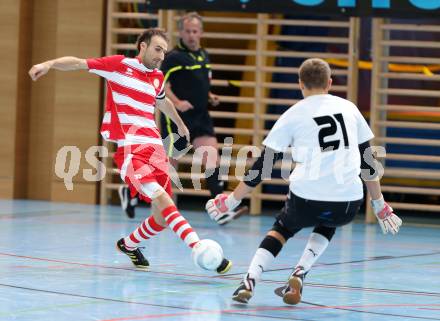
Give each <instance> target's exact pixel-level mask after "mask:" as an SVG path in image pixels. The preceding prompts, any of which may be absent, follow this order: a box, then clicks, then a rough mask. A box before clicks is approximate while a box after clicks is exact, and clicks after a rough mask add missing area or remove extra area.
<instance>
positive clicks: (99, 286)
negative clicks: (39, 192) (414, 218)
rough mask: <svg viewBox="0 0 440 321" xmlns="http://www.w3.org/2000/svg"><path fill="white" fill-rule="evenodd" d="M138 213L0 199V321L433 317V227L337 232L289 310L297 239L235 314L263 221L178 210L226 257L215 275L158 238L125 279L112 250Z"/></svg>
mask: <svg viewBox="0 0 440 321" xmlns="http://www.w3.org/2000/svg"><path fill="white" fill-rule="evenodd" d="M147 212H148V209H146V208H142V209H139V210H138V212H137V217H136V219H134V220H129V219H128V218H126V216H125V215H124V214H123V213H122V212H121V210H120V208H119V207H116V206H108V207H102V206H86V205H77V204H62V203H49V202H35V201H0V320H1V321H6V320H7V321H9V320H23V321H31V320H32V321H38V320H41V321H52V320H54V321H59V320H63V321H64V320H72V321H73V320H74V321H80V320H98V321H104V320H105V321H131V320H201V321H202V320H203V321H206V320H283V319H285V320H304V321H312V320H326V321H331V320H344V321H349V320H380V321H383V320H402V321H403V320H405V321H407V320H440V269H439V267H440V229H438V228H434V227H415V226H405V225H404V226H403V228H402V229H401V232H400V233H399V234H398V235H397V236H394V237H393V236H391V235H382V234H381V232H380V230H379V227H378V226H375V225H364V224H351V225H349V226H346V227H344V228H341V229H339V230H338V231H337V233H336V235H335V237H334V239H333V241H332V242H331V243H330V246H329V248H328V249H327V251H326V252H325V253H324V255H323V256H322V257H321V258H320V259H319V261H318V263H317V264H316V265H315V267H314V269H313V270H312V271H311V272H310V273H309V275H308V277H307V279H306V284H305V287H304V293H303V302H302V303H300V304H299V305H297V306H287V305H285V304H284V303H283V302H282V299H281V298H279V297H278V296H276V295H275V293H274V290H275V289H276V288H279V287H281V286H282V285H283V283H284V281H285V280H286V278H287V277H288V275H289V273H290V268H291V267H292V266H293V265H294V264H295V263H296V261H297V260H298V258H299V256H300V255H301V253H302V251H303V247H304V245H305V243H306V241H307V237H308V233H309V232H310V230H309V229H308V230H303V231H301V232H300V233H299V234H298V235H297V236H296V237H295V238H294V239H292V240H290V241H289V242H288V244H287V246H285V248H284V249H283V251H282V252H281V254H280V255H279V257H278V258H277V260H276V261H275V262H274V264H273V266H272V268H271V270H270V271H268V272H266V273H264V274H263V281H262V282H260V283H258V284H257V286H256V294H255V296H254V297H253V298H252V299H251V301H250V303H249V304H248V305H243V304H238V303H234V302H233V301H232V300H231V299H230V298H231V294H232V292H233V291H234V290H235V288H236V287H237V285H238V283H239V281H240V279H241V277H242V276H243V274H244V273H245V271H246V270H247V265H248V263H249V262H250V260H251V258H252V256H253V253H254V251H255V250H256V248H257V247H258V245H259V243H260V241H261V239H262V237H263V235H264V234H265V232H266V231H267V230H268V229H269V228H270V226H271V225H272V221H273V218H271V217H267V216H263V217H249V216H246V217H242V218H240V219H239V220H236V221H234V222H232V223H231V224H229V225H227V226H225V227H219V226H217V225H216V224H215V223H213V222H212V221H211V220H210V219H209V218H208V216H207V215H206V214H204V213H202V212H188V211H186V212H185V211H184V212H183V214H184V215H185V216H186V218H187V219H188V220H189V221H190V223H191V224H192V225H193V227H194V228H196V230H197V231H198V233H199V235H200V236H201V238H212V239H214V240H216V241H218V242H219V243H220V244H221V245H222V246H223V249H224V251H225V253H226V255H227V256H228V257H229V258H231V259H232V260H233V262H234V266H233V268H232V270H231V271H230V272H229V273H228V274H227V275H226V276H217V275H215V274H213V273H210V272H207V271H203V270H200V269H198V268H196V267H195V266H194V265H193V263H192V261H191V258H190V251H189V249H187V248H186V247H185V246H184V244H183V243H182V242H181V241H180V239H178V238H177V237H176V236H175V235H174V234H172V233H171V232H170V231H168V230H166V231H164V232H163V233H161V234H160V235H159V236H157V237H156V238H154V239H152V240H150V241H148V242H146V243H145V246H146V248H145V250H144V253H145V255H146V256H147V258H148V259H149V261H150V264H151V271H150V272H143V271H137V270H135V269H134V268H133V267H132V265H131V262H129V260H128V258H127V257H126V256H125V255H123V254H121V253H119V252H117V251H116V249H115V242H116V241H117V240H118V239H119V238H120V237H122V236H125V235H126V234H128V233H129V232H131V231H132V230H133V229H134V228H135V227H136V225H137V224H138V223H139V222H140V221H141V219H142V218H143V217H146V216H147Z"/></svg>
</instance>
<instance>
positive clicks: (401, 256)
mask: <svg viewBox="0 0 440 321" xmlns="http://www.w3.org/2000/svg"><path fill="white" fill-rule="evenodd" d="M437 254H440V251H436V252H431V253H418V254H408V255H400V256H391V255H386V256H385V255H384V256H375V257H371V258H368V259H363V260H353V261H345V262H334V263H318V264H316V265H314V266H313V268H318V267H322V266H334V265H344V264H355V263H363V262H372V261H385V260H394V259H402V258H409V257H418V256H432V255H437ZM290 270H292V267H289V268H281V269H269V270H265V271H264V273H266V272H277V271H290ZM241 274H245V272H242V273H230V274H225V275H224V276H233V275H241Z"/></svg>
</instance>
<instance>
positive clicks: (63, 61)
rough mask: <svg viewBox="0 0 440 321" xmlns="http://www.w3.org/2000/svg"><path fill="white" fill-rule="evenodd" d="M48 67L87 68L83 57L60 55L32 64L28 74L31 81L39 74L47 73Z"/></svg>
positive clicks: (61, 68) (64, 68)
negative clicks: (59, 56)
mask: <svg viewBox="0 0 440 321" xmlns="http://www.w3.org/2000/svg"><path fill="white" fill-rule="evenodd" d="M50 69H56V70H61V71H70V70H81V69H88V66H87V61H86V60H85V59H81V58H76V57H61V58H57V59H53V60H48V61H45V62H42V63H39V64H36V65H33V66H32V68H31V69H30V70H29V76H30V77H31V78H32V80H33V81H36V80H37V79H38V78H40V77H41V76H43V75H45V74H47V72H48V71H49V70H50Z"/></svg>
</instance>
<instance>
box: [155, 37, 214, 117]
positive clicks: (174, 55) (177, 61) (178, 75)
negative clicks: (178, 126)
mask: <svg viewBox="0 0 440 321" xmlns="http://www.w3.org/2000/svg"><path fill="white" fill-rule="evenodd" d="M161 70H162V72H163V74H164V75H165V81H168V82H169V83H170V84H171V90H172V91H173V93H174V94H175V95H176V96H177V97H178V98H179V99H180V100H188V101H189V102H190V103H191V104H192V105H193V106H194V109H192V110H189V111H188V112H185V113H184V114H186V113H189V114H196V113H198V112H201V111H207V108H208V93H209V91H210V78H211V66H210V64H209V56H208V54H207V52H206V51H205V50H204V49H203V48H200V49H199V50H197V51H191V50H189V49H188V48H187V47H186V46H185V45H184V44H183V42H182V41H180V42H179V44H178V45H177V46H176V47H175V48H174V49H173V50H171V51H170V52H169V53H168V54H167V55H166V57H165V60H164V61H163V63H162V67H161ZM188 116H189V115H188Z"/></svg>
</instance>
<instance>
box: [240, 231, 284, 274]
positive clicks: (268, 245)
mask: <svg viewBox="0 0 440 321" xmlns="http://www.w3.org/2000/svg"><path fill="white" fill-rule="evenodd" d="M282 248H283V244H282V243H281V242H280V240H278V239H277V238H275V237H273V236H271V235H266V237H265V238H264V239H263V241H262V242H261V244H260V247H259V248H258V250H257V252H255V255H254V257H253V259H252V262H251V265H249V269H248V274H249V277H250V278H252V279H255V281H258V280H260V279H261V273H263V272H264V271H267V269H268V268H269V265H270V264H271V263H272V261H273V260H274V259H275V257H276V256H277V255H278V253H280V251H281V249H282Z"/></svg>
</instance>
